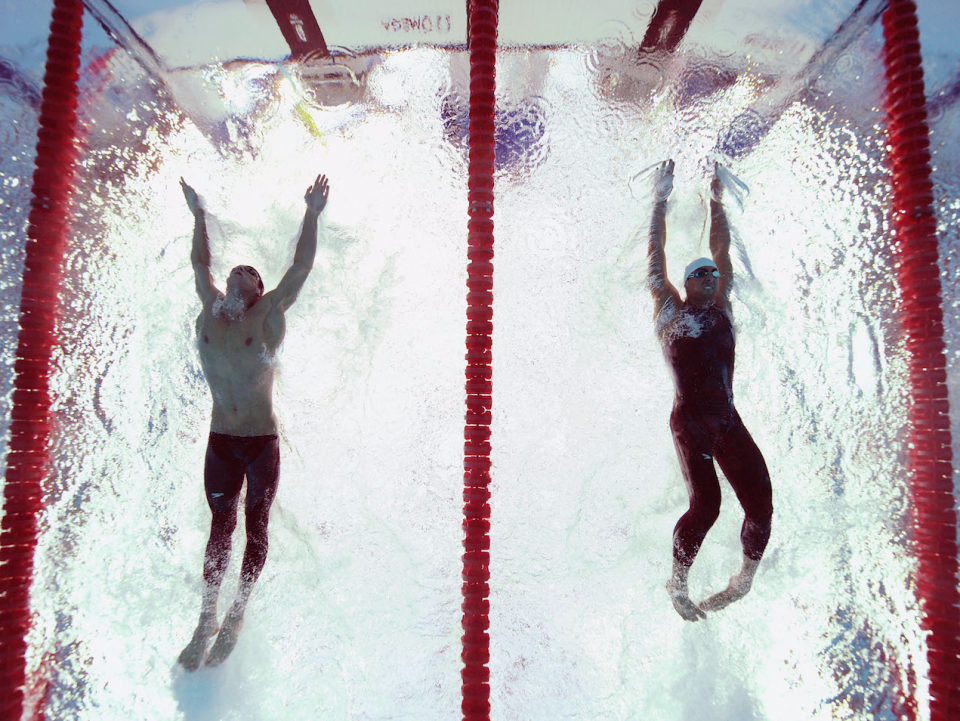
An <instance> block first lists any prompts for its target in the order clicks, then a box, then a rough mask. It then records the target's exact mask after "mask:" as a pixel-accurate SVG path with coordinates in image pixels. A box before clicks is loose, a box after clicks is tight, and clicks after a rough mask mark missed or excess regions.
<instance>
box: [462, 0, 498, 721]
mask: <svg viewBox="0 0 960 721" xmlns="http://www.w3.org/2000/svg"><path fill="white" fill-rule="evenodd" d="M497 11H498V0H469V5H468V22H469V25H468V27H469V32H468V38H467V47H468V49H469V52H470V132H469V141H468V142H469V145H470V157H469V166H468V176H469V193H468V199H469V207H468V214H469V218H470V219H469V221H468V222H467V258H468V260H469V263H468V265H467V355H466V360H467V368H466V377H467V380H466V392H467V412H466V417H465V425H464V429H463V437H464V441H465V443H464V446H463V501H464V505H463V531H464V540H463V547H464V554H463V576H462V578H463V589H462V590H463V605H462V606H461V608H462V609H463V619H462V621H461V624H462V627H463V637H462V642H463V651H462V653H461V658H462V660H463V669H462V670H461V672H460V677H461V679H462V680H463V685H462V687H461V692H462V701H461V704H460V709H461V711H462V712H463V719H464V721H489V719H490V669H489V667H488V666H487V664H488V663H489V661H490V635H489V633H488V629H489V628H490V621H489V613H490V601H489V600H488V596H489V595H490V585H489V581H490V535H489V533H490V504H489V500H490V490H489V485H490V410H491V407H492V406H491V401H492V391H493V385H492V372H491V368H490V364H491V360H492V355H491V347H492V345H491V343H492V334H493V263H492V261H493V171H494V104H495V99H494V95H495V91H496V56H497Z"/></svg>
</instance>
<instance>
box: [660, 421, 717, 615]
mask: <svg viewBox="0 0 960 721" xmlns="http://www.w3.org/2000/svg"><path fill="white" fill-rule="evenodd" d="M670 429H671V430H672V431H673V441H674V445H675V446H676V448H677V458H678V459H679V461H680V470H681V471H682V473H683V479H684V481H685V482H686V486H687V495H688V496H689V499H690V507H689V508H688V509H687V512H686V513H684V514H683V515H682V516H681V517H680V520H679V521H677V525H676V527H675V528H674V529H673V573H672V575H671V577H670V580H669V581H668V582H667V593H669V594H670V600H671V601H672V602H673V607H674V609H676V611H677V613H679V614H680V616H681V617H682V618H683V619H684V620H687V621H696V620H698V619H700V618H704V613H703V611H702V610H701V609H699V608H697V606H696V604H694V603H693V601H691V600H690V596H689V591H688V588H687V577H688V575H689V573H690V567H691V566H692V565H693V561H694V559H695V558H696V557H697V553H699V551H700V546H701V544H702V543H703V539H704V538H705V537H706V535H707V531H709V530H710V528H711V526H713V524H714V522H716V520H717V517H718V516H719V515H720V482H719V480H718V479H717V471H716V469H715V468H714V466H713V452H712V444H711V442H710V438H709V436H708V435H707V433H706V431H705V430H704V429H703V428H702V427H701V426H700V424H699V423H697V422H696V421H695V420H694V419H691V418H690V417H689V416H688V415H687V414H686V413H684V412H683V411H682V410H680V409H674V412H673V413H672V414H671V416H670Z"/></svg>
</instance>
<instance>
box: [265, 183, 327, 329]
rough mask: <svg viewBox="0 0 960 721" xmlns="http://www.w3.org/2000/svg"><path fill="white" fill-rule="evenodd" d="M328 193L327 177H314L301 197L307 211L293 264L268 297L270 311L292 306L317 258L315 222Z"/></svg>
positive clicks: (282, 309) (324, 205) (325, 203)
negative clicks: (269, 297)
mask: <svg viewBox="0 0 960 721" xmlns="http://www.w3.org/2000/svg"><path fill="white" fill-rule="evenodd" d="M329 194H330V185H329V183H328V182H327V176H326V175H318V176H317V179H316V180H315V181H314V183H313V185H311V186H310V187H308V188H307V192H306V194H305V195H304V196H303V199H304V201H305V202H306V204H307V210H306V212H305V213H304V216H303V230H302V231H301V232H300V240H298V241H297V250H296V252H294V254H293V265H291V266H290V268H289V269H287V272H286V273H284V275H283V278H281V279H280V283H279V284H278V285H277V287H276V288H275V289H274V290H272V291H271V292H270V293H269V294H268V295H269V296H271V300H272V301H273V307H274V308H277V309H279V310H281V311H285V310H286V309H287V308H289V307H290V306H291V305H293V302H294V301H295V300H296V299H297V294H298V293H299V292H300V289H301V288H302V287H303V284H304V283H305V282H306V280H307V276H308V275H310V271H311V270H312V269H313V259H314V258H315V257H316V255H317V223H318V221H319V218H320V213H322V212H323V209H324V208H325V207H326V205H327V196H328V195H329Z"/></svg>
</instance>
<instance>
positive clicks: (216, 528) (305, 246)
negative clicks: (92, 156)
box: [179, 175, 329, 671]
mask: <svg viewBox="0 0 960 721" xmlns="http://www.w3.org/2000/svg"><path fill="white" fill-rule="evenodd" d="M180 185H181V187H182V189H183V195H184V198H186V201H187V207H188V208H189V209H190V212H192V213H193V216H194V227H193V252H192V254H191V260H192V261H193V272H194V276H195V279H196V287H197V295H199V296H200V301H201V302H202V304H203V309H202V310H201V311H200V315H199V316H198V317H197V323H196V328H197V348H198V349H199V351H200V364H201V365H202V366H203V372H204V375H205V376H206V378H207V384H208V385H209V386H210V394H211V396H212V397H213V412H212V415H211V419H210V437H209V439H208V441H207V454H206V460H205V461H204V467H203V484H204V489H205V491H206V496H207V504H208V505H209V506H210V511H211V513H212V515H213V518H212V521H211V524H210V538H209V540H208V541H207V549H206V554H205V556H204V561H203V582H204V588H203V595H202V599H201V603H200V622H199V623H198V624H197V629H196V631H194V633H193V638H192V639H191V640H190V643H189V644H188V645H187V647H186V648H185V649H183V652H182V653H181V654H180V658H179V662H180V664H181V665H182V666H183V667H184V668H186V669H187V670H188V671H194V670H196V669H197V668H199V667H200V664H202V663H204V662H205V663H206V665H208V666H216V665H217V664H220V663H222V662H223V661H224V660H225V659H226V658H227V656H229V655H230V652H231V651H232V650H233V648H234V646H235V645H236V643H237V636H238V634H239V633H240V627H241V626H242V624H243V614H244V611H245V610H246V606H247V601H248V600H249V598H250V593H251V592H252V591H253V586H254V583H256V581H257V577H258V576H259V575H260V571H261V570H262V569H263V565H264V562H265V561H266V558H267V523H268V521H269V515H270V505H271V504H272V503H273V498H274V496H275V495H276V492H277V483H278V481H279V475H280V444H279V439H278V436H277V419H276V416H274V413H273V378H274V368H275V365H274V362H273V356H274V354H275V352H276V350H277V348H278V347H279V346H280V343H281V342H282V341H283V336H284V333H285V332H286V320H285V318H284V313H286V311H287V309H288V308H289V307H290V306H291V305H293V302H294V301H295V300H296V299H297V294H298V293H299V292H300V289H301V288H302V287H303V284H304V282H305V281H306V279H307V276H308V275H309V274H310V271H311V269H312V268H313V259H314V256H315V255H316V252H317V223H318V219H319V217H320V213H321V212H322V211H323V209H324V207H325V206H326V204H327V195H328V194H329V185H328V183H327V178H326V176H324V175H318V176H317V179H316V181H315V182H314V183H313V185H311V186H310V187H308V188H307V192H306V195H304V200H305V201H306V204H307V209H306V213H305V214H304V217H303V230H302V232H301V233H300V239H299V241H298V242H297V249H296V252H295V253H294V256H293V264H292V265H291V266H290V268H289V269H288V270H287V272H286V273H285V274H284V276H283V278H282V279H281V280H280V283H279V284H278V285H277V287H276V288H274V289H273V290H271V291H269V292H268V293H264V292H263V281H262V280H261V279H260V274H259V273H258V272H257V271H256V269H255V268H253V267H252V266H249V265H238V266H237V267H236V268H234V269H233V270H231V271H230V275H229V276H227V285H226V288H227V292H226V293H222V292H221V291H220V290H218V289H217V288H216V287H215V286H214V282H213V276H212V275H211V273H210V244H209V241H208V239H207V226H206V217H205V213H204V209H203V206H202V204H201V202H200V199H199V197H198V196H197V194H196V192H195V191H194V190H193V188H191V187H190V186H189V185H187V183H186V182H185V181H184V180H183V178H181V179H180ZM244 476H246V479H247V496H246V503H245V507H244V518H245V524H246V535H247V543H246V548H245V549H244V553H243V562H242V564H241V567H240V585H239V588H238V590H237V597H236V599H235V600H234V602H233V604H232V605H231V606H230V609H229V610H228V611H227V613H226V616H225V617H224V619H223V623H222V625H221V624H219V623H218V619H217V598H218V596H219V595H220V584H221V582H222V581H223V575H224V572H225V571H226V569H227V562H228V561H229V560H230V545H231V536H232V534H233V529H234V528H235V527H236V525H237V505H238V501H239V497H240V489H241V488H242V486H243V479H244ZM214 636H216V640H215V641H214V642H213V647H212V648H210V653H209V654H207V647H208V646H209V644H210V641H211V639H213V637H214Z"/></svg>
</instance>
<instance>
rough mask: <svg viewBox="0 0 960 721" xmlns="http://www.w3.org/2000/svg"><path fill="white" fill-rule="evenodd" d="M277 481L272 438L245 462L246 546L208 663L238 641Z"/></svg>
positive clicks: (262, 552) (222, 656) (277, 464)
mask: <svg viewBox="0 0 960 721" xmlns="http://www.w3.org/2000/svg"><path fill="white" fill-rule="evenodd" d="M279 481H280V442H279V440H278V439H277V438H273V439H270V440H269V441H267V442H266V444H265V445H264V448H263V450H262V451H261V452H260V454H259V455H258V456H257V457H256V459H254V461H253V462H252V463H251V464H250V465H249V466H247V502H246V508H245V515H246V526H247V546H246V548H245V549H244V552H243V564H242V565H241V566H240V586H239V588H238V589H237V598H236V599H235V600H234V602H233V604H231V606H230V609H229V610H228V611H227V615H226V617H225V618H224V619H223V627H222V628H221V629H220V633H219V634H218V635H217V640H216V641H215V642H214V644H213V648H211V649H210V655H209V656H207V661H206V663H207V665H208V666H216V665H218V664H221V663H223V662H224V661H225V660H226V658H227V656H229V655H230V653H231V652H232V651H233V649H234V647H235V646H236V645H237V639H238V638H239V636H240V629H241V628H242V627H243V615H244V613H245V612H246V609H247V601H249V600H250V594H251V593H252V592H253V586H254V584H255V583H256V582H257V578H259V576H260V572H261V571H262V570H263V566H264V563H266V560H267V547H268V536H267V524H268V522H269V520H270V506H271V505H272V504H273V499H274V497H275V496H276V494H277V485H278V483H279Z"/></svg>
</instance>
